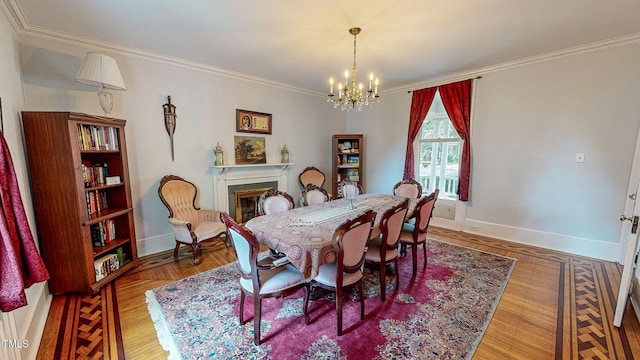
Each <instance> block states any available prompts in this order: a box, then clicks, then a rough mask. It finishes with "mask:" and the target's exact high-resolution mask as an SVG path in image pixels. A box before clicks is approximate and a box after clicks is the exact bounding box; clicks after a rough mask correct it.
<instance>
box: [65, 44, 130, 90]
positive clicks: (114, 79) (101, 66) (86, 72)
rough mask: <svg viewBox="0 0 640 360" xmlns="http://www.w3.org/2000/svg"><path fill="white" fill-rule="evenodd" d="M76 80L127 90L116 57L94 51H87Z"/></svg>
mask: <svg viewBox="0 0 640 360" xmlns="http://www.w3.org/2000/svg"><path fill="white" fill-rule="evenodd" d="M76 81H77V82H80V83H83V84H87V85H91V86H99V87H103V88H106V89H111V90H127V87H126V85H125V84H124V80H123V79H122V75H121V74H120V68H118V63H117V62H116V59H114V58H112V57H111V56H107V55H104V54H98V53H94V52H88V53H87V56H85V58H84V62H83V63H82V66H81V67H80V71H78V74H77V75H76Z"/></svg>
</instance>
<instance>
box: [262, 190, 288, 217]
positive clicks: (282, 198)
mask: <svg viewBox="0 0 640 360" xmlns="http://www.w3.org/2000/svg"><path fill="white" fill-rule="evenodd" d="M295 206H296V205H295V203H294V201H293V197H291V195H289V194H287V193H286V192H284V191H280V190H276V189H269V190H267V191H265V192H264V193H262V195H260V199H259V200H258V215H269V214H275V213H279V212H282V211H287V210H291V209H293V208H294V207H295Z"/></svg>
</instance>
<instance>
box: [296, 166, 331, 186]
mask: <svg viewBox="0 0 640 360" xmlns="http://www.w3.org/2000/svg"><path fill="white" fill-rule="evenodd" d="M298 181H299V182H300V186H302V189H304V188H306V187H307V185H309V184H313V185H315V186H317V187H323V186H324V181H325V176H324V173H323V172H322V171H320V169H318V168H317V167H315V166H307V167H306V168H305V169H304V170H302V172H301V173H300V175H298Z"/></svg>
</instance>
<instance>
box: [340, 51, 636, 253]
mask: <svg viewBox="0 0 640 360" xmlns="http://www.w3.org/2000/svg"><path fill="white" fill-rule="evenodd" d="M638 63H640V44H637V43H634V44H627V45H621V46H615V47H609V48H603V49H600V50H596V51H591V52H583V53H579V54H573V55H568V56H563V57H556V58H553V59H550V60H546V61H541V62H536V63H531V64H526V65H520V66H515V67H512V68H505V69H502V70H497V71H492V72H488V73H485V74H481V75H482V79H479V80H478V81H477V86H476V88H475V110H474V114H473V115H472V116H473V117H472V172H471V192H470V201H469V202H468V203H467V209H466V218H464V219H457V221H458V222H459V224H460V228H461V229H463V230H468V231H469V230H471V229H473V231H474V232H478V233H481V234H486V235H491V236H495V237H498V238H506V239H509V240H514V241H519V242H523V243H530V244H533V245H538V246H542V247H547V248H553V249H557V250H561V251H568V252H572V253H576V254H583V255H587V256H593V257H597V258H602V259H607V260H618V259H617V255H618V246H619V245H618V237H619V234H620V221H619V220H618V218H619V216H620V214H621V213H622V212H623V210H624V205H625V200H626V196H627V193H626V191H627V185H628V181H629V174H630V169H631V163H632V159H633V153H634V148H635V142H636V137H637V134H638V126H639V123H640V101H638V98H639V94H640V67H638V65H637V64H638ZM470 77H471V76H470ZM410 104H411V95H410V94H407V93H406V91H403V92H402V93H395V94H390V95H386V96H384V97H383V99H382V103H381V104H380V105H379V106H378V107H377V110H375V111H365V112H362V113H351V114H349V115H348V119H347V131H349V132H361V131H362V132H365V134H366V136H367V138H366V143H367V159H368V161H367V172H366V176H367V180H368V186H367V191H370V192H389V191H390V189H391V188H392V187H393V184H394V183H395V182H396V181H398V179H401V178H402V171H403V164H404V154H405V150H404V149H405V143H406V133H407V128H408V119H409V107H410ZM576 153H585V154H586V158H585V162H584V163H576V162H575V161H574V159H575V155H576ZM381 175H386V176H385V177H381ZM472 227H473V228H472Z"/></svg>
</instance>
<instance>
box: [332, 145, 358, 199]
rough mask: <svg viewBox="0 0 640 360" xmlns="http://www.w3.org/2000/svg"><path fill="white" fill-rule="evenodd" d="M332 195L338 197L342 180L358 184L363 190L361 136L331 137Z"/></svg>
mask: <svg viewBox="0 0 640 360" xmlns="http://www.w3.org/2000/svg"><path fill="white" fill-rule="evenodd" d="M332 149H333V150H332V153H333V154H332V155H333V166H332V169H333V171H332V176H331V179H332V180H331V182H332V194H333V197H334V198H336V197H337V196H338V184H339V183H340V181H342V180H347V181H353V182H357V183H360V186H362V188H363V189H364V171H363V169H364V160H365V153H364V137H363V135H362V134H337V135H333V142H332Z"/></svg>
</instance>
